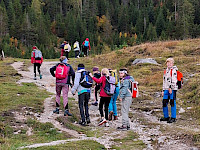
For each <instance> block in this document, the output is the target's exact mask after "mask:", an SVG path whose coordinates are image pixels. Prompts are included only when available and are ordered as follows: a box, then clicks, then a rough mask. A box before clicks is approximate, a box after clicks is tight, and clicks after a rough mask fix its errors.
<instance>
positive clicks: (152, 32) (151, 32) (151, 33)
mask: <svg viewBox="0 0 200 150" xmlns="http://www.w3.org/2000/svg"><path fill="white" fill-rule="evenodd" d="M156 39H157V33H156V29H155V27H153V25H152V23H150V24H149V27H148V30H147V40H150V41H156Z"/></svg>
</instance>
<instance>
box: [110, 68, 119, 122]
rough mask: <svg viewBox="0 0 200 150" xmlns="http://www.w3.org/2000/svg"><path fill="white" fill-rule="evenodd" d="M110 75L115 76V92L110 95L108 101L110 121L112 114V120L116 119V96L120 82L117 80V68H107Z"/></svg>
mask: <svg viewBox="0 0 200 150" xmlns="http://www.w3.org/2000/svg"><path fill="white" fill-rule="evenodd" d="M109 72H110V74H111V76H113V77H115V78H116V83H115V85H116V88H115V93H114V95H113V96H112V97H111V100H110V103H109V121H111V120H112V119H113V118H112V117H113V116H114V120H117V104H116V101H117V98H118V95H119V90H120V82H119V78H118V75H117V70H109Z"/></svg>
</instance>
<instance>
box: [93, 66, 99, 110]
mask: <svg viewBox="0 0 200 150" xmlns="http://www.w3.org/2000/svg"><path fill="white" fill-rule="evenodd" d="M93 75H94V77H95V78H98V79H99V78H100V77H101V73H100V72H99V68H98V67H93ZM99 90H100V84H98V83H95V86H94V94H95V102H94V103H92V105H95V106H97V105H98V97H97V93H98V91H99Z"/></svg>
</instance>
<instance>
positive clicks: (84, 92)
mask: <svg viewBox="0 0 200 150" xmlns="http://www.w3.org/2000/svg"><path fill="white" fill-rule="evenodd" d="M83 71H86V70H85V66H84V65H83V64H79V65H78V70H77V72H76V74H75V82H74V86H73V88H72V94H73V95H75V93H76V90H77V91H78V103H79V109H80V115H81V121H80V122H79V124H80V125H82V126H85V125H86V123H87V124H89V123H90V117H89V110H88V102H89V99H90V88H85V87H83V86H81V85H80V80H81V73H82V72H83ZM83 106H84V107H85V108H83ZM84 109H85V112H84Z"/></svg>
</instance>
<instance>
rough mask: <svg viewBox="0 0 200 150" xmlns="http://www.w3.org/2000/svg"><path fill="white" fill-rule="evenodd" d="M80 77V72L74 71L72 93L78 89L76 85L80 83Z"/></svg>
mask: <svg viewBox="0 0 200 150" xmlns="http://www.w3.org/2000/svg"><path fill="white" fill-rule="evenodd" d="M80 79H81V73H78V72H76V73H75V81H74V86H73V87H72V90H71V92H72V94H75V93H76V90H77V89H78V86H79V84H80Z"/></svg>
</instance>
